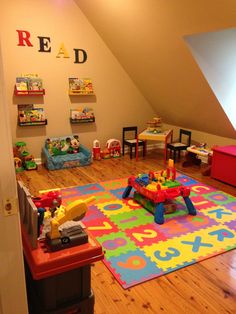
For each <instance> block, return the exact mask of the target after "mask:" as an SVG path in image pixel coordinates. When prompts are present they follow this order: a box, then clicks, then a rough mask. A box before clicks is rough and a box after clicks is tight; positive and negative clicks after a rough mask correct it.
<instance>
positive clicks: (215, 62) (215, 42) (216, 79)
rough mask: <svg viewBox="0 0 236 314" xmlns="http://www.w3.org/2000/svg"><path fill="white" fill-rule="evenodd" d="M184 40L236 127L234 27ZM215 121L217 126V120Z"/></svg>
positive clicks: (235, 34) (235, 47)
mask: <svg viewBox="0 0 236 314" xmlns="http://www.w3.org/2000/svg"><path fill="white" fill-rule="evenodd" d="M185 40H186V42H187V43H188V45H189V47H190V49H191V51H192V54H193V56H194V57H195V60H196V62H197V63H198V65H199V67H200V69H201V70H202V72H203V74H204V75H205V77H206V79H207V81H208V83H209V85H210V86H211V88H212V90H213V91H214V93H215V95H216V97H217V99H218V100H219V103H220V104H221V106H222V107H223V108H224V111H225V112H226V114H227V116H228V118H229V120H230V121H231V123H232V125H233V127H234V128H235V130H236V106H235V103H236V53H235V51H236V28H232V29H226V30H221V31H217V32H208V33H202V34H195V35H191V36H186V37H185ZM216 123H219V127H220V121H216Z"/></svg>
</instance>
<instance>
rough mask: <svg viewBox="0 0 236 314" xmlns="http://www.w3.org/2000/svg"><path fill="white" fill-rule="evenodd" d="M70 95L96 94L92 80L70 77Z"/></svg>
mask: <svg viewBox="0 0 236 314" xmlns="http://www.w3.org/2000/svg"><path fill="white" fill-rule="evenodd" d="M69 95H94V90H93V84H92V80H91V79H90V78H77V77H69Z"/></svg>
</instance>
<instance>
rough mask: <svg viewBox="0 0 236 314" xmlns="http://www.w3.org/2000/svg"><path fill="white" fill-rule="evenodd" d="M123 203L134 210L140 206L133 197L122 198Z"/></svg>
mask: <svg viewBox="0 0 236 314" xmlns="http://www.w3.org/2000/svg"><path fill="white" fill-rule="evenodd" d="M122 201H123V203H124V204H125V205H126V206H128V207H129V208H130V209H132V210H136V209H138V208H142V205H140V204H139V203H138V202H136V201H135V200H134V199H133V197H128V198H125V199H123V200H122Z"/></svg>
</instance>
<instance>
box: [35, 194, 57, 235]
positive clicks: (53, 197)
mask: <svg viewBox="0 0 236 314" xmlns="http://www.w3.org/2000/svg"><path fill="white" fill-rule="evenodd" d="M61 200H62V198H61V193H60V192H59V191H50V192H48V193H46V194H44V195H42V196H39V197H33V198H32V201H33V202H34V204H35V206H36V207H37V208H38V215H39V217H38V236H39V235H40V228H41V225H42V224H43V220H44V213H45V211H46V208H48V209H49V210H50V212H51V217H54V212H55V211H56V210H57V207H59V206H61Z"/></svg>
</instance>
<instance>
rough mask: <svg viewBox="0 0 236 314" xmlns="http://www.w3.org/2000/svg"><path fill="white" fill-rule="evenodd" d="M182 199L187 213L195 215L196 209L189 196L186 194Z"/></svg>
mask: <svg viewBox="0 0 236 314" xmlns="http://www.w3.org/2000/svg"><path fill="white" fill-rule="evenodd" d="M183 199H184V201H185V204H186V207H187V209H188V212H189V214H190V215H193V216H195V215H196V214H197V211H196V208H195V207H194V206H193V203H192V201H191V200H190V198H189V197H188V196H187V197H184V198H183Z"/></svg>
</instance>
